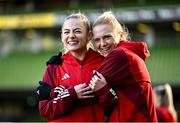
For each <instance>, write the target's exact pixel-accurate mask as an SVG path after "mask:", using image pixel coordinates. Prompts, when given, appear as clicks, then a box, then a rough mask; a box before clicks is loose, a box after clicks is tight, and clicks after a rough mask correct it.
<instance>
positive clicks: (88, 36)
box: [87, 31, 93, 41]
mask: <svg viewBox="0 0 180 123" xmlns="http://www.w3.org/2000/svg"><path fill="white" fill-rule="evenodd" d="M92 37H93V33H92V32H91V31H90V32H88V35H87V39H88V41H90V40H91V39H92Z"/></svg>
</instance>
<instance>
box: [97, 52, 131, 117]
mask: <svg viewBox="0 0 180 123" xmlns="http://www.w3.org/2000/svg"><path fill="white" fill-rule="evenodd" d="M127 67H128V63H127V62H126V56H125V53H124V52H123V51H122V50H121V49H118V50H113V51H112V52H111V53H110V54H109V55H108V56H107V57H106V58H105V60H104V61H103V63H102V65H101V66H100V67H99V68H98V70H97V71H99V72H100V73H101V74H102V75H103V76H104V77H105V79H106V81H107V83H108V84H107V85H106V86H105V87H103V88H102V89H100V90H98V91H97V92H96V95H97V96H98V97H99V98H98V99H99V103H101V104H102V106H103V108H104V110H105V112H111V111H109V110H108V109H112V110H113V108H114V106H115V104H116V102H117V98H118V97H117V95H116V92H115V91H114V90H115V89H116V88H117V87H121V85H122V82H124V80H123V79H124V77H125V76H127V75H128V74H127V75H126V72H125V71H126V69H128V68H127ZM125 78H126V77H125ZM112 88H113V89H112ZM107 115H108V114H107Z"/></svg>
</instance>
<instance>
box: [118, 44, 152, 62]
mask: <svg viewBox="0 0 180 123" xmlns="http://www.w3.org/2000/svg"><path fill="white" fill-rule="evenodd" d="M118 46H120V47H121V48H126V49H128V50H130V51H132V52H134V53H135V54H136V55H138V56H139V57H141V58H142V59H143V60H144V61H145V60H146V59H147V58H148V57H149V56H150V52H149V50H148V47H147V44H146V43H145V42H133V41H120V43H119V44H118Z"/></svg>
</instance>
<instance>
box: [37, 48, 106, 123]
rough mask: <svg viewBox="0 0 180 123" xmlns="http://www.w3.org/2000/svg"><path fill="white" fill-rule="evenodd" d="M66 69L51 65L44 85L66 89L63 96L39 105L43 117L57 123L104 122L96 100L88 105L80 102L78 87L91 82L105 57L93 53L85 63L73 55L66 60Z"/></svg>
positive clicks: (66, 57) (89, 54)
mask: <svg viewBox="0 0 180 123" xmlns="http://www.w3.org/2000/svg"><path fill="white" fill-rule="evenodd" d="M62 59H63V63H62V65H48V66H47V68H46V71H45V73H44V77H43V81H44V82H47V83H48V84H49V85H51V86H53V87H57V86H59V85H62V86H64V87H66V90H65V91H64V92H63V96H61V98H59V97H53V96H52V99H50V100H43V101H40V102H39V111H40V114H41V115H42V116H43V117H45V118H46V119H48V120H49V121H52V122H55V121H58V122H103V120H104V112H103V108H102V107H101V106H100V105H99V104H98V103H97V102H98V101H97V100H96V98H93V99H88V101H87V100H86V101H84V100H78V99H77V95H76V92H75V90H74V86H75V85H77V84H80V83H84V82H88V81H89V80H90V79H91V77H92V75H93V70H96V69H97V68H98V67H99V65H100V64H101V63H102V61H103V59H104V58H103V57H102V56H101V55H100V54H99V53H97V52H95V51H93V50H91V49H90V50H89V51H88V52H87V55H86V57H85V59H84V60H83V61H78V60H77V59H75V58H74V57H73V56H72V54H71V53H67V54H65V55H63V56H62Z"/></svg>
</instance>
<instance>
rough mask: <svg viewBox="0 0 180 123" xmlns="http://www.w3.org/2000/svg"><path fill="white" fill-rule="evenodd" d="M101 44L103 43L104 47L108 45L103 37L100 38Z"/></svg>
mask: <svg viewBox="0 0 180 123" xmlns="http://www.w3.org/2000/svg"><path fill="white" fill-rule="evenodd" d="M100 45H101V46H102V47H103V46H106V45H107V42H106V41H105V40H103V39H102V38H101V39H100Z"/></svg>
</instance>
